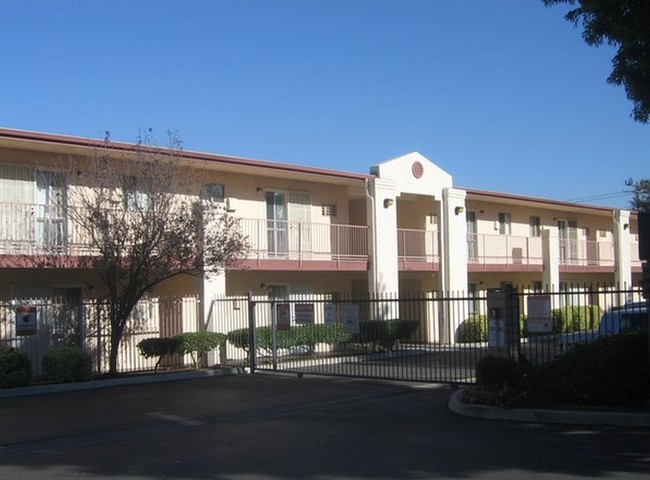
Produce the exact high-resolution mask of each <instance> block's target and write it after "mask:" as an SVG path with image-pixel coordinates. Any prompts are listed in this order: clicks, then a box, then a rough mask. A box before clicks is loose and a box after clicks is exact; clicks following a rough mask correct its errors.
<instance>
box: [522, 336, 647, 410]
mask: <svg viewBox="0 0 650 480" xmlns="http://www.w3.org/2000/svg"><path fill="white" fill-rule="evenodd" d="M648 368H649V367H648V336H647V334H646V333H643V334H630V335H614V336H612V337H607V338H602V339H600V340H598V341H596V342H593V343H590V344H587V345H578V346H576V348H575V349H573V350H571V351H570V352H568V353H566V354H565V355H563V356H562V357H560V358H558V359H557V360H556V361H555V362H552V363H549V364H546V365H543V366H540V367H538V368H536V369H534V370H533V372H532V375H531V378H530V379H529V386H528V388H529V390H530V392H531V395H530V396H531V398H536V399H537V401H538V402H540V403H541V404H546V405H590V406H605V407H607V406H610V407H645V406H647V402H648V400H650V398H649V395H648V391H649V388H650V385H649V380H648V375H649V372H648Z"/></svg>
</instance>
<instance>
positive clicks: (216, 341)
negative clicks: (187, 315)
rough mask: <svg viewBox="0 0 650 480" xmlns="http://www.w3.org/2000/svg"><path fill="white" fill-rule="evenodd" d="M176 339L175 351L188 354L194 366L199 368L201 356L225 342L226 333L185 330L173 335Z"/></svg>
mask: <svg viewBox="0 0 650 480" xmlns="http://www.w3.org/2000/svg"><path fill="white" fill-rule="evenodd" d="M174 338H175V339H177V340H178V342H179V343H178V347H177V353H180V354H189V355H190V356H191V357H192V361H193V362H194V368H199V361H200V359H201V356H202V355H203V354H205V353H207V352H209V351H210V350H213V349H215V348H217V347H219V346H221V345H224V344H225V343H226V335H224V334H223V333H217V332H187V333H181V334H180V335H176V337H174Z"/></svg>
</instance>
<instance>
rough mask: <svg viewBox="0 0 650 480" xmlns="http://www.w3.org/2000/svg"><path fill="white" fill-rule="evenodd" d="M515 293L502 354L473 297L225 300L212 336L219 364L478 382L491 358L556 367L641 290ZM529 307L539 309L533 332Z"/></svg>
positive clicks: (483, 302) (480, 301)
mask: <svg viewBox="0 0 650 480" xmlns="http://www.w3.org/2000/svg"><path fill="white" fill-rule="evenodd" d="M512 295H513V297H512V302H515V303H516V304H517V305H518V312H520V314H518V318H517V319H516V321H518V328H517V329H515V330H513V331H516V332H517V335H518V338H517V339H516V340H515V342H514V343H513V344H512V345H514V347H513V348H511V349H508V350H507V351H505V350H504V349H503V348H500V344H499V336H498V335H499V333H498V332H497V331H490V328H491V327H490V325H491V322H489V321H488V317H489V315H488V314H489V312H488V296H487V295H485V296H478V295H476V294H472V295H466V294H454V295H445V296H440V295H435V294H433V293H425V294H417V295H399V296H398V295H380V296H374V297H366V298H358V297H354V298H353V297H349V298H345V297H343V296H332V295H329V296H326V295H304V296H289V297H288V298H269V297H267V296H248V297H246V296H240V297H224V298H220V299H216V300H214V301H213V304H212V311H211V315H210V324H209V329H210V330H213V331H220V332H222V333H225V334H227V335H228V341H227V343H226V346H225V347H224V348H222V350H221V352H220V363H221V364H223V365H236V366H243V367H248V368H250V369H251V370H252V371H255V370H266V371H275V372H289V373H296V374H316V375H334V376H347V377H361V378H378V379H390V380H404V381H417V382H431V383H453V384H466V383H474V382H475V369H476V365H477V363H478V362H479V361H480V360H481V359H482V358H484V357H486V356H488V355H504V354H506V355H509V356H511V357H512V358H514V359H515V360H517V361H523V362H530V363H531V364H541V363H545V362H548V361H552V360H554V359H555V358H556V357H557V356H558V355H561V354H562V353H563V344H562V339H563V338H564V337H566V335H567V334H570V335H578V336H579V335H580V334H581V330H586V329H593V328H594V327H595V326H597V323H598V320H599V318H600V315H601V313H602V312H604V311H605V310H606V309H608V308H611V307H613V306H617V305H620V304H622V303H624V302H625V301H626V300H631V299H634V298H637V297H638V296H639V292H638V291H636V290H634V291H632V290H629V291H628V290H625V291H621V290H617V289H613V288H605V287H575V288H573V287H570V288H565V289H563V290H562V291H558V292H550V293H549V292H547V293H543V294H542V293H539V292H536V291H534V290H532V289H520V290H517V289H515V290H513V291H512ZM530 298H532V299H534V301H529V299H530ZM539 300H542V301H543V302H546V301H547V300H548V302H550V309H549V310H548V311H549V312H550V313H551V318H550V326H549V327H548V328H546V327H545V328H540V318H539V311H540V310H539V305H540V304H541V303H542V302H540V301H539ZM529 305H532V307H530V308H533V309H535V311H534V312H531V314H532V315H533V316H534V317H535V318H531V322H530V323H531V326H530V328H529V326H528V317H527V314H528V308H529ZM544 311H546V310H544ZM583 317H584V318H583ZM578 319H580V320H578ZM542 320H543V319H542ZM547 323H548V322H547ZM492 325H493V322H492ZM504 352H505V353H504Z"/></svg>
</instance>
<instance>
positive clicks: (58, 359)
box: [43, 347, 93, 383]
mask: <svg viewBox="0 0 650 480" xmlns="http://www.w3.org/2000/svg"><path fill="white" fill-rule="evenodd" d="M43 371H44V372H45V376H46V377H47V379H48V380H52V381H54V382H57V383H68V382H84V381H87V380H91V379H92V376H93V359H92V357H91V356H90V354H89V353H88V352H85V351H84V350H82V349H81V348H78V347H62V348H57V349H56V350H52V351H51V352H50V353H48V354H47V355H45V356H44V357H43Z"/></svg>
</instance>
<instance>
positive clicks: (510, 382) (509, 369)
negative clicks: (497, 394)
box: [476, 356, 528, 388]
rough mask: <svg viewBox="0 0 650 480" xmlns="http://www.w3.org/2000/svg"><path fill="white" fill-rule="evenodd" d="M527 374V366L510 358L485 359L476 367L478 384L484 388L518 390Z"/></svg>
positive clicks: (491, 357)
mask: <svg viewBox="0 0 650 480" xmlns="http://www.w3.org/2000/svg"><path fill="white" fill-rule="evenodd" d="M527 372H528V368H527V366H525V365H523V364H521V363H518V362H516V361H514V360H512V359H510V358H503V357H494V356H490V357H485V358H483V359H481V360H480V361H479V362H478V365H476V383H477V384H478V385H480V386H482V387H512V388H518V387H520V386H522V385H523V383H524V380H525V377H526V374H527Z"/></svg>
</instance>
